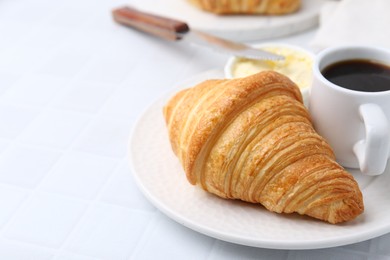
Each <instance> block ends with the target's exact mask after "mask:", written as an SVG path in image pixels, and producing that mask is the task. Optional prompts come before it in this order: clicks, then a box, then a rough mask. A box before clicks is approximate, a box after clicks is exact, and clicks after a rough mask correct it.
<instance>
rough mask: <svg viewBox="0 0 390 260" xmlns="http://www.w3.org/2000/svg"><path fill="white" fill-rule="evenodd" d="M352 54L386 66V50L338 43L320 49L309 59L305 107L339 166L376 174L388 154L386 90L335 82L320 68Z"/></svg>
mask: <svg viewBox="0 0 390 260" xmlns="http://www.w3.org/2000/svg"><path fill="white" fill-rule="evenodd" d="M356 59H363V60H372V61H376V62H379V63H382V64H385V65H389V66H390V50H388V49H384V48H379V47H374V46H338V47H332V48H328V49H325V50H323V51H322V52H320V53H319V54H318V55H317V57H316V58H315V61H314V64H313V85H312V87H311V93H310V97H309V109H310V113H311V116H312V119H313V123H314V127H315V128H316V130H317V131H318V133H319V134H320V135H322V136H323V137H324V138H325V139H326V140H327V141H328V142H329V144H330V145H331V146H332V148H333V150H334V152H335V155H336V160H337V161H338V162H339V163H340V164H341V165H343V166H344V167H349V168H359V169H360V171H361V172H362V173H363V174H366V175H379V174H382V173H383V172H384V171H385V168H386V164H387V160H388V158H389V155H390V122H389V119H390V90H386V91H379V92H363V91H356V90H350V89H347V88H343V87H341V86H338V85H336V84H333V83H332V82H330V81H329V80H327V79H326V78H325V77H324V76H323V74H322V73H321V71H323V70H324V68H326V67H328V66H329V65H331V64H334V63H337V62H341V61H346V60H356Z"/></svg>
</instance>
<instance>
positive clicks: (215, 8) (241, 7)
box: [189, 0, 301, 15]
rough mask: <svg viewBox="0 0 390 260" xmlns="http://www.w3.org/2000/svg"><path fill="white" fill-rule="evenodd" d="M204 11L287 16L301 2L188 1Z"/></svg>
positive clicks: (289, 0) (259, 0) (282, 0)
mask: <svg viewBox="0 0 390 260" xmlns="http://www.w3.org/2000/svg"><path fill="white" fill-rule="evenodd" d="M189 1H190V2H191V3H192V4H194V5H196V6H198V7H199V8H201V9H203V10H204V11H208V12H212V13H216V14H272V15H280V14H288V13H292V12H295V11H297V10H298V9H299V7H300V5H301V0H189Z"/></svg>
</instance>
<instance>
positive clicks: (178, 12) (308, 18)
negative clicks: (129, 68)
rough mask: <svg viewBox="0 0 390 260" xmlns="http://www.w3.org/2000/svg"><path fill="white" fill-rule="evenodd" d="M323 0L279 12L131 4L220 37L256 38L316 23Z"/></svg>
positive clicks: (154, 0) (180, 0)
mask: <svg viewBox="0 0 390 260" xmlns="http://www.w3.org/2000/svg"><path fill="white" fill-rule="evenodd" d="M325 2H327V1H326V0H302V7H301V9H300V10H299V11H298V12H296V13H293V14H288V15H281V16H261V15H249V16H245V15H233V16H219V15H215V14H212V13H207V12H204V11H202V10H200V9H198V8H196V7H195V6H193V5H191V4H190V3H189V2H188V0H144V1H142V3H141V1H140V2H138V3H137V5H135V7H137V8H139V9H142V10H144V11H148V12H152V13H155V14H160V15H165V16H169V17H172V18H176V19H180V20H182V21H185V22H187V23H188V24H189V25H190V27H192V28H194V29H199V30H205V31H207V32H210V33H213V34H215V35H218V36H220V37H224V38H229V39H234V40H239V41H256V40H263V39H270V38H276V37H281V36H286V35H290V34H294V33H298V32H302V31H305V30H308V29H311V28H314V27H316V26H317V25H318V20H319V19H318V18H319V13H320V10H321V7H322V5H323V4H324V3H325Z"/></svg>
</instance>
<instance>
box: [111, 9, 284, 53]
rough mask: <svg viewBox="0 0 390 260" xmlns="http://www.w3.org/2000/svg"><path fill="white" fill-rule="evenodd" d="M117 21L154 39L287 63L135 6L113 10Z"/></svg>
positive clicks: (244, 45)
mask: <svg viewBox="0 0 390 260" xmlns="http://www.w3.org/2000/svg"><path fill="white" fill-rule="evenodd" d="M112 15H113V18H114V20H115V21H116V22H117V23H119V24H122V25H125V26H128V27H132V28H134V29H137V30H139V31H142V32H146V33H149V34H152V35H154V36H157V37H160V38H163V39H166V40H171V41H179V40H184V41H188V42H191V43H194V44H196V45H199V46H203V47H207V48H210V49H211V50H214V51H218V52H225V53H227V54H230V55H235V56H239V57H245V58H249V59H259V60H283V59H284V57H283V56H280V55H276V54H274V53H270V52H267V51H263V50H260V49H255V48H252V47H251V46H249V45H246V44H243V43H239V42H233V41H230V40H227V39H223V38H219V37H216V36H214V35H211V34H208V33H206V32H203V31H199V30H195V29H190V27H189V26H188V24H187V23H185V22H182V21H178V20H174V19H171V18H167V17H162V16H158V15H155V14H150V13H146V12H143V11H139V10H137V9H135V8H132V7H128V6H126V7H120V8H117V9H114V10H113V11H112Z"/></svg>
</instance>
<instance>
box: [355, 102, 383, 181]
mask: <svg viewBox="0 0 390 260" xmlns="http://www.w3.org/2000/svg"><path fill="white" fill-rule="evenodd" d="M359 114H360V117H361V120H362V121H363V123H364V126H365V129H366V137H365V139H363V140H360V141H358V142H356V144H355V145H354V147H353V151H354V153H355V155H356V157H357V158H358V161H359V167H360V170H361V172H362V173H364V174H366V175H379V174H382V173H383V172H384V171H385V168H386V163H387V158H388V155H389V148H390V124H389V122H388V119H387V117H386V115H385V113H384V112H383V110H382V109H381V108H380V107H379V106H378V105H376V104H363V105H361V106H360V107H359Z"/></svg>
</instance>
